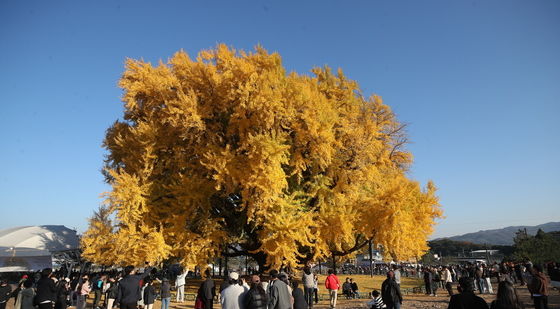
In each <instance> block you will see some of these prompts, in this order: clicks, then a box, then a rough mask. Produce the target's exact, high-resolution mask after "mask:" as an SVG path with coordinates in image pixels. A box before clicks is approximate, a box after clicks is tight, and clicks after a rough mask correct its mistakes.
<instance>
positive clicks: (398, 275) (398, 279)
mask: <svg viewBox="0 0 560 309" xmlns="http://www.w3.org/2000/svg"><path fill="white" fill-rule="evenodd" d="M393 273H395V282H396V283H397V285H398V286H399V288H400V287H401V271H400V270H399V266H397V264H393Z"/></svg>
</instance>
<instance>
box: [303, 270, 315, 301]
mask: <svg viewBox="0 0 560 309" xmlns="http://www.w3.org/2000/svg"><path fill="white" fill-rule="evenodd" d="M301 282H302V283H303V295H304V297H305V301H306V302H307V304H308V305H309V308H313V292H314V289H315V280H314V276H313V274H312V273H311V268H309V266H305V268H303V276H302V278H301Z"/></svg>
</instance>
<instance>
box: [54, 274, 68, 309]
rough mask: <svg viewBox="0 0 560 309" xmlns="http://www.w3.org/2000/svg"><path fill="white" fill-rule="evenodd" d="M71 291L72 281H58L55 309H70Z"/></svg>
mask: <svg viewBox="0 0 560 309" xmlns="http://www.w3.org/2000/svg"><path fill="white" fill-rule="evenodd" d="M69 289H70V279H68V278H66V279H61V280H59V281H58V285H57V291H56V302H55V303H54V309H66V307H68V294H69Z"/></svg>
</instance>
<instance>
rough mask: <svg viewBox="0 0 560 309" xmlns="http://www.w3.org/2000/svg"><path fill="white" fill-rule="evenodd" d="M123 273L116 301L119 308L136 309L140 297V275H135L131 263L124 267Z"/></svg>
mask: <svg viewBox="0 0 560 309" xmlns="http://www.w3.org/2000/svg"><path fill="white" fill-rule="evenodd" d="M124 274H125V275H124V277H123V278H122V279H121V281H120V282H119V289H118V293H117V302H118V303H119V306H120V309H136V307H137V305H138V301H139V300H140V299H142V287H141V286H140V279H141V277H140V276H135V274H136V272H135V269H134V266H132V265H129V266H126V267H125V268H124Z"/></svg>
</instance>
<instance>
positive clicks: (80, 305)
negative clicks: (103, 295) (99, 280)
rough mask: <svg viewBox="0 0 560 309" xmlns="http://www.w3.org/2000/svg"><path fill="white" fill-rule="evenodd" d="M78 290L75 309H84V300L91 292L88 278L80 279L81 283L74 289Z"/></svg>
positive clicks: (85, 276)
mask: <svg viewBox="0 0 560 309" xmlns="http://www.w3.org/2000/svg"><path fill="white" fill-rule="evenodd" d="M76 288H77V289H78V300H77V304H76V308H77V309H84V308H85V307H86V298H87V296H88V295H89V292H91V286H90V284H89V277H88V276H87V275H84V276H83V277H82V281H81V283H79V284H78V286H77V287H76Z"/></svg>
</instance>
